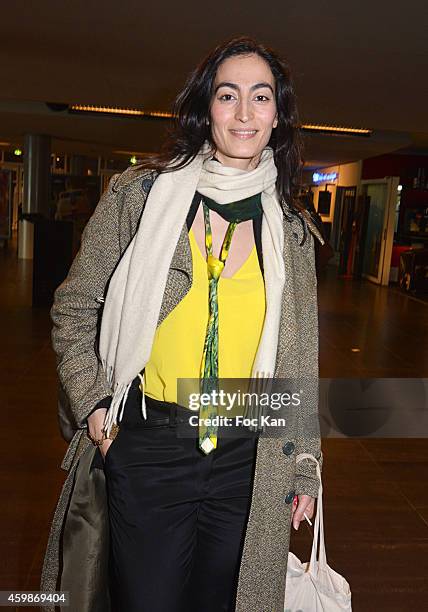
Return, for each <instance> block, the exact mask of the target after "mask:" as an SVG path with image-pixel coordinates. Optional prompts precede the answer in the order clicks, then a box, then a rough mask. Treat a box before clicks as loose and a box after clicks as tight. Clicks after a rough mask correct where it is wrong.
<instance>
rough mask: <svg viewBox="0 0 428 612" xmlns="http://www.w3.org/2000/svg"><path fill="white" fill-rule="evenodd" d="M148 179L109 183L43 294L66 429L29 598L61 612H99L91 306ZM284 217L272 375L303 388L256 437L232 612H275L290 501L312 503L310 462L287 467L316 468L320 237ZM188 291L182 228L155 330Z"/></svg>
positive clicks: (99, 376) (104, 595)
mask: <svg viewBox="0 0 428 612" xmlns="http://www.w3.org/2000/svg"><path fill="white" fill-rule="evenodd" d="M154 180H156V173H154V172H150V171H147V170H141V169H135V168H129V169H128V170H126V171H125V172H124V173H122V174H121V175H115V176H114V177H113V178H112V179H111V181H110V184H109V186H108V189H107V191H106V192H105V193H104V195H103V196H102V198H101V200H100V202H99V204H98V206H97V208H96V210H95V212H94V214H93V216H92V217H91V219H90V220H89V222H88V224H87V226H86V228H85V231H84V235H83V238H82V245H81V248H80V250H79V253H78V254H77V256H76V258H75V260H74V262H73V265H72V267H71V269H70V272H69V274H68V277H67V279H66V280H65V281H64V282H63V283H62V285H60V287H59V288H58V289H57V291H56V293H55V301H54V305H53V308H52V311H51V316H52V320H53V323H54V328H53V332H52V340H53V346H54V349H55V352H56V354H57V360H58V375H59V378H60V381H61V383H62V385H63V388H64V389H65V392H66V394H67V396H68V399H69V401H70V406H71V410H72V412H73V414H74V417H75V420H76V424H77V428H78V429H77V431H76V434H75V435H74V437H73V439H72V440H71V443H70V446H69V448H68V451H67V454H66V456H65V457H64V460H63V463H62V466H61V467H62V468H63V469H65V470H67V471H68V477H67V479H66V481H65V483H64V486H63V489H62V492H61V496H60V499H59V501H58V505H57V508H56V511H55V514H54V518H53V521H52V527H51V532H50V536H49V541H48V545H47V549H46V554H45V560H44V566H43V574H42V581H41V588H42V590H44V591H55V590H68V591H69V592H70V598H71V603H70V607H69V608H68V610H69V612H109V609H110V602H109V596H108V589H107V586H106V585H107V582H106V581H107V559H108V514H107V506H106V492H105V481H104V473H103V471H102V470H99V469H93V468H92V469H91V463H92V459H93V457H94V452H95V449H94V446H93V445H92V444H91V442H90V441H89V439H88V437H87V435H86V431H87V430H86V417H87V416H88V414H89V413H90V412H91V411H92V410H93V408H94V406H95V405H96V404H97V402H98V401H99V400H101V399H102V398H104V397H106V396H108V395H110V394H111V392H112V389H111V388H110V386H109V384H108V383H107V380H106V378H105V375H104V371H103V369H102V367H101V364H100V361H99V359H98V357H97V353H96V347H97V337H98V329H99V321H100V314H101V311H100V308H101V304H102V301H103V298H104V297H105V295H106V292H107V289H108V281H109V279H110V277H111V275H112V273H113V271H114V269H115V267H116V265H117V263H118V261H119V260H120V257H121V255H122V254H123V252H124V251H125V249H126V247H127V245H128V244H129V243H130V241H131V239H132V237H133V235H134V233H135V232H136V229H137V227H138V223H139V219H140V217H141V214H142V211H143V208H144V203H145V201H146V198H147V194H148V192H149V191H150V188H151V185H152V183H153V181H154ZM189 206H190V203H189ZM284 211H285V214H284V223H283V227H284V262H285V272H286V280H285V287H284V293H283V300H282V312H281V326H280V335H279V342H278V352H277V361H276V369H275V377H277V378H281V377H288V378H290V377H302V376H303V377H308V378H307V379H306V378H305V380H308V381H309V382H308V383H307V384H306V385H305V386H304V401H303V402H302V404H301V406H300V407H299V411H298V418H297V419H294V420H293V419H290V426H289V427H288V428H287V427H286V428H285V429H284V435H283V436H281V437H271V436H270V437H269V435H263V434H262V435H261V436H260V438H259V442H258V448H257V459H256V467H255V476H254V486H253V492H252V500H251V509H250V515H249V520H248V524H247V529H246V534H245V543H244V550H243V555H242V561H241V566H240V573H239V584H238V594H237V602H236V612H283V610H284V592H285V579H286V568H287V557H288V547H289V540H290V526H291V521H290V518H291V501H292V498H293V496H294V494H295V493H296V494H308V495H312V496H313V497H316V496H317V494H318V479H317V477H316V474H315V470H314V464H313V463H311V462H309V461H307V460H305V461H302V462H300V463H299V464H298V465H297V466H296V461H295V459H296V456H297V454H298V453H301V452H308V453H311V454H313V455H314V456H315V457H316V458H317V459H318V460H319V462H320V464H321V467H322V452H321V447H320V437H319V424H318V416H317V414H318V412H317V411H318V390H317V389H318V387H317V382H316V380H317V377H318V308H317V290H316V275H315V265H314V236H316V238H317V239H318V240H320V241H321V242H322V238H321V236H320V235H319V232H318V231H317V229H316V227H315V226H314V225H313V223H312V222H311V220H310V218H309V216H308V215H306V214H303V215H302V216H301V219H299V218H297V217H296V216H295V215H290V214H289V211H288V210H287V208H285V209H284ZM165 214H168V212H167V203H165ZM304 236H306V240H304V241H303V244H301V243H302V239H303V238H304ZM191 284H192V258H191V250H190V244H189V238H188V230H187V226H186V224H185V225H184V226H183V229H182V232H181V236H180V238H179V241H178V244H177V248H176V251H175V254H174V257H173V259H172V262H171V266H170V270H169V274H168V281H167V285H166V289H165V293H164V297H163V303H162V307H161V311H160V316H159V321H158V325H159V324H160V323H161V322H162V321H163V320H164V319H165V317H166V316H167V315H168V314H169V313H170V312H171V311H172V309H173V308H174V307H175V306H176V305H177V304H178V303H179V302H180V300H181V299H182V298H183V297H184V296H185V295H186V293H187V292H188V290H189V289H190V287H191ZM142 315H143V313H142ZM268 429H269V428H268ZM113 444H114V443H113ZM142 576H144V571H142ZM45 609H46V610H52V609H53V608H49V607H47V608H45ZM123 612H126V611H123Z"/></svg>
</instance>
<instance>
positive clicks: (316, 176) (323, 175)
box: [312, 172, 337, 183]
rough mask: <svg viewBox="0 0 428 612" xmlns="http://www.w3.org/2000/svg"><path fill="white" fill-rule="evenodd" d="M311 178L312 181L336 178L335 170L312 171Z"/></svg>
mask: <svg viewBox="0 0 428 612" xmlns="http://www.w3.org/2000/svg"><path fill="white" fill-rule="evenodd" d="M312 180H313V182H314V183H325V182H331V181H335V180H337V172H329V173H323V172H314V173H313V175H312Z"/></svg>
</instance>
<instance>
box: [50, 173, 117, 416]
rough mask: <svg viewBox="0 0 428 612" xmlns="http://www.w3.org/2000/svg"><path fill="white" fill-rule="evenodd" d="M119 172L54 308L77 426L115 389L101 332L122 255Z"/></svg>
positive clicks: (61, 367) (56, 342)
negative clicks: (101, 353) (106, 366)
mask: <svg viewBox="0 0 428 612" xmlns="http://www.w3.org/2000/svg"><path fill="white" fill-rule="evenodd" d="M118 176H119V175H114V176H113V177H112V178H111V180H110V183H109V185H108V188H107V189H106V191H105V192H104V194H103V195H102V196H101V199H100V201H99V203H98V205H97V207H96V209H95V211H94V213H93V215H92V217H91V218H90V219H89V221H88V223H87V225H86V227H85V229H84V231H83V234H82V240H81V246H80V249H79V251H78V253H77V255H76V257H75V259H74V261H73V263H72V265H71V268H70V271H69V273H68V276H67V278H66V279H65V281H64V282H63V283H62V284H61V285H60V286H59V287H58V288H57V289H56V291H55V294H54V303H53V306H52V309H51V319H52V322H53V329H52V345H53V349H54V351H55V353H56V358H57V372H58V376H59V379H60V382H61V384H62V386H63V388H64V390H65V392H66V394H67V396H68V399H69V402H70V408H71V411H72V413H73V415H74V417H75V420H76V423H77V426H78V427H79V428H82V427H85V426H86V417H87V416H88V415H89V414H90V412H92V410H93V409H94V407H95V406H96V405H97V404H98V402H101V400H103V399H104V398H107V397H108V396H110V395H111V393H112V389H111V387H110V385H109V383H108V382H107V378H106V376H105V373H104V370H103V368H102V365H101V361H100V359H99V356H98V353H97V336H98V326H99V319H100V317H99V314H100V308H101V306H102V303H103V300H104V297H105V294H106V288H107V284H108V281H109V279H110V277H111V275H112V273H113V271H114V268H115V266H116V265H117V263H118V261H119V259H120V240H119V205H120V200H121V192H120V191H114V190H113V189H112V187H113V185H114V183H115V181H116V179H117V177H118Z"/></svg>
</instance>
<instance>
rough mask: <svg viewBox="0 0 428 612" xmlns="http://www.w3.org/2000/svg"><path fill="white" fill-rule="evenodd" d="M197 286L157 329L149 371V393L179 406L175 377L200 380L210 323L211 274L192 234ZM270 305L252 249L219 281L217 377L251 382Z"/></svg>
mask: <svg viewBox="0 0 428 612" xmlns="http://www.w3.org/2000/svg"><path fill="white" fill-rule="evenodd" d="M189 241H190V247H191V252H192V268H193V282H192V286H191V288H190V290H189V292H188V293H187V294H186V295H185V296H184V298H183V299H182V300H181V301H180V302H179V304H178V305H177V306H176V307H175V308H174V309H173V310H172V311H171V312H170V313H169V315H168V316H167V317H166V318H165V319H164V320H163V321H162V323H161V324H160V325H159V326H158V327H157V329H156V333H155V337H154V342H153V346H152V351H151V354H150V359H149V361H148V362H147V364H146V367H145V375H144V376H145V378H144V382H145V393H146V395H149V396H150V397H152V398H154V399H157V400H161V401H167V402H174V403H177V378H199V375H200V367H201V361H202V354H203V349H204V341H205V333H206V329H207V322H208V275H207V264H206V259H205V258H204V256H203V255H202V253H201V251H200V249H199V246H198V244H197V242H196V239H195V237H194V234H193V231H192V229H190V231H189ZM265 309H266V301H265V288H264V281H263V276H262V273H261V270H260V267H259V262H258V257H257V250H256V246H255V245H254V248H253V250H252V251H251V254H250V255H249V257H248V259H247V260H246V261H245V262H244V264H243V265H242V266H241V268H240V269H239V270H238V271H237V272H236V273H235V274H234V276H232V277H231V278H223V277H220V279H219V283H218V310H219V378H250V376H251V371H252V367H253V362H254V358H255V356H256V352H257V347H258V345H259V341H260V337H261V333H262V329H263V323H264V317H265Z"/></svg>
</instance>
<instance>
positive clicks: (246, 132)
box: [230, 130, 258, 140]
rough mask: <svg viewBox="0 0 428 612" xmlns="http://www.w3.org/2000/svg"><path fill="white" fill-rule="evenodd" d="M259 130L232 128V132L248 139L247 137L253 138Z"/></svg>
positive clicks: (238, 136)
mask: <svg viewBox="0 0 428 612" xmlns="http://www.w3.org/2000/svg"><path fill="white" fill-rule="evenodd" d="M257 131H258V130H230V132H231V133H232V134H233V135H234V136H236V137H237V138H240V139H241V140H247V138H252V137H253V136H255V135H256V134H257Z"/></svg>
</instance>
